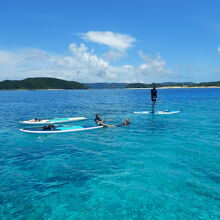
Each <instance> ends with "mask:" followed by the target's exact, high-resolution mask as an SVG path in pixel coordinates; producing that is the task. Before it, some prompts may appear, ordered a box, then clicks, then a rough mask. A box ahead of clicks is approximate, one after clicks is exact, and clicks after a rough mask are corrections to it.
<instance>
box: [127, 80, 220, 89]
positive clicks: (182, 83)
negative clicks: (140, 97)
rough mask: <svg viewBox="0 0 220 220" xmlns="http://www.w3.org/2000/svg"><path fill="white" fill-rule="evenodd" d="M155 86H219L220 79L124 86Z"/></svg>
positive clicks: (128, 86)
mask: <svg viewBox="0 0 220 220" xmlns="http://www.w3.org/2000/svg"><path fill="white" fill-rule="evenodd" d="M153 86H156V87H158V88H163V87H184V88H185V87H189V88H193V87H215V86H216V87H220V81H215V82H201V83H193V82H164V83H151V84H146V83H131V84H128V85H127V86H126V88H152V87H153Z"/></svg>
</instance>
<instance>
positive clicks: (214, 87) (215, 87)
mask: <svg viewBox="0 0 220 220" xmlns="http://www.w3.org/2000/svg"><path fill="white" fill-rule="evenodd" d="M219 88H220V86H200V87H196V86H195V87H182V86H173V87H157V89H219ZM102 89H111V90H113V89H152V88H113V89H112V88H102ZM102 89H95V90H102ZM39 90H44V91H47V90H48V91H56V90H94V89H93V88H90V89H1V90H0V91H39Z"/></svg>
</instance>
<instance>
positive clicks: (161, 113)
mask: <svg viewBox="0 0 220 220" xmlns="http://www.w3.org/2000/svg"><path fill="white" fill-rule="evenodd" d="M179 112H180V111H155V112H154V113H153V112H150V111H142V112H134V114H154V115H172V114H177V113H179Z"/></svg>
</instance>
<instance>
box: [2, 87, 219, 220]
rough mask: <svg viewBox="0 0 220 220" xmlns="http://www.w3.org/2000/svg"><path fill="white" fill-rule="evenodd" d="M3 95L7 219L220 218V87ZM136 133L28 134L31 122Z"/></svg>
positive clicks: (136, 219) (3, 192) (144, 219)
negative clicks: (126, 123)
mask: <svg viewBox="0 0 220 220" xmlns="http://www.w3.org/2000/svg"><path fill="white" fill-rule="evenodd" d="M158 97H159V98H158V100H157V104H156V109H157V110H180V111H181V112H180V113H179V114H174V115H135V114H133V113H132V112H134V111H144V110H145V111H146V110H150V109H151V101H150V91H149V90H141V89H139V90H81V91H80V90H72V91H71V90H59V91H58V90H53V91H43V90H42V91H40V90H38V91H1V92H0V219H1V220H6V219H7V220H8V219H19V220H26V219H27V220H30V219H31V220H42V219H50V220H55V219H56V220H57V219H58V220H90V219H92V220H93V219H94V220H96V219H97V220H99V219H101V220H102V219H103V220H112V219H113V220H125V219H126V220H146V219H147V220H148V219H149V220H171V219H172V220H173V219H178V220H180V219H181V220H182V219H183V220H188V219H189V220H193V219H196V220H197V219H201V220H210V219H212V220H219V219H220V89H214V88H212V89H160V90H158ZM96 113H100V114H101V115H102V116H103V117H104V118H105V119H111V121H109V122H108V123H111V124H115V123H116V124H118V123H120V122H122V121H123V119H124V118H125V117H129V118H130V120H131V122H132V124H131V126H130V127H120V128H103V129H97V130H91V131H84V132H73V133H65V134H49V135H48V134H41V135H39V134H28V133H23V132H21V131H19V129H20V128H23V127H30V126H25V125H22V124H19V123H18V122H19V121H20V120H25V119H31V118H51V117H75V116H86V117H88V120H86V121H82V122H73V123H70V124H71V125H95V123H94V116H95V114H96Z"/></svg>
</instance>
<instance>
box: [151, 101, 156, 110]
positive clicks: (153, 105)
mask: <svg viewBox="0 0 220 220" xmlns="http://www.w3.org/2000/svg"><path fill="white" fill-rule="evenodd" d="M155 104H156V101H152V113H155Z"/></svg>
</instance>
